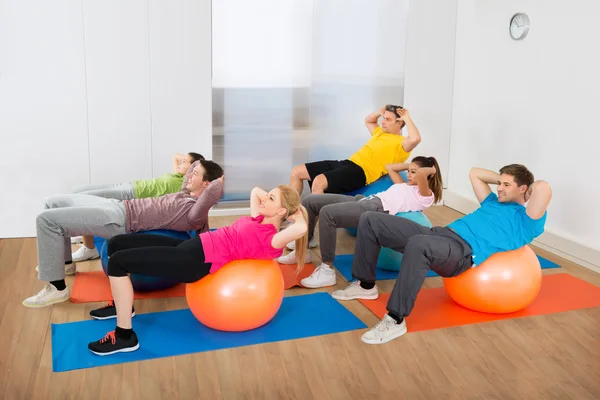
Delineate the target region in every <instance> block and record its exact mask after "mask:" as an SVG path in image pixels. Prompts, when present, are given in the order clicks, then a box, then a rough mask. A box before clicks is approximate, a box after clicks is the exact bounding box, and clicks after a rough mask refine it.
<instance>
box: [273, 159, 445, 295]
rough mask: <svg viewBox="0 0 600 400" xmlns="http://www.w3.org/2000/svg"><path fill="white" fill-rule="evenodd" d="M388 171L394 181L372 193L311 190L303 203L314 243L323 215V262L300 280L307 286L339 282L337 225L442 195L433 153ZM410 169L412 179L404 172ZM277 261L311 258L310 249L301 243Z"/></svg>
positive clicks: (423, 204) (424, 204) (353, 224)
mask: <svg viewBox="0 0 600 400" xmlns="http://www.w3.org/2000/svg"><path fill="white" fill-rule="evenodd" d="M387 171H388V174H389V175H390V178H391V179H392V182H394V184H393V185H392V186H391V187H390V188H389V189H387V190H386V191H384V192H380V193H377V194H374V195H372V196H369V197H365V196H363V195H357V196H345V195H341V194H311V195H308V196H306V197H305V198H304V200H303V201H302V205H304V207H306V210H307V211H308V221H309V222H308V235H309V240H310V242H309V243H310V244H309V245H310V246H316V243H314V242H313V235H314V230H315V225H316V219H317V217H319V243H320V247H321V260H322V261H321V264H320V265H319V266H318V267H317V268H316V269H315V271H314V272H313V273H312V275H310V276H309V277H307V278H304V279H302V280H301V281H300V283H301V284H302V285H303V286H304V287H307V288H320V287H325V286H333V285H335V284H336V276H335V271H334V270H333V268H332V267H331V265H332V263H333V259H334V258H335V242H336V230H337V228H357V227H358V222H359V221H360V216H361V215H362V214H364V213H366V212H367V211H375V212H382V213H386V214H391V215H395V214H397V213H399V212H407V211H422V210H424V209H426V208H428V207H430V206H431V205H433V204H434V203H437V202H439V201H440V200H441V198H442V189H443V186H442V176H441V173H440V167H439V165H438V163H437V160H436V159H435V158H433V157H420V156H419V157H415V158H413V159H412V162H410V163H398V164H390V165H388V166H387ZM402 171H407V177H408V182H404V179H402V176H400V172H402ZM289 247H290V248H291V247H294V249H295V250H294V251H292V252H291V253H289V254H288V255H286V256H283V257H280V258H279V259H278V260H277V261H278V262H280V263H281V264H296V263H297V262H298V260H300V261H301V262H302V263H303V264H304V263H309V262H311V257H310V252H308V253H307V252H306V251H303V252H302V253H303V254H299V252H297V250H298V247H296V246H289Z"/></svg>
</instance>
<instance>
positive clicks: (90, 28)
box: [83, 0, 152, 183]
mask: <svg viewBox="0 0 600 400" xmlns="http://www.w3.org/2000/svg"><path fill="white" fill-rule="evenodd" d="M83 12H84V14H83V15H84V28H85V54H86V68H87V91H88V115H89V117H88V118H89V137H90V168H91V181H92V182H94V183H116V182H128V181H132V180H135V179H148V178H151V177H152V152H151V149H152V143H151V132H150V118H151V116H150V72H149V43H148V1H147V0H131V1H125V2H121V1H119V0H103V1H96V0H84V1H83Z"/></svg>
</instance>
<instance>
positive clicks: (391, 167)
mask: <svg viewBox="0 0 600 400" xmlns="http://www.w3.org/2000/svg"><path fill="white" fill-rule="evenodd" d="M409 165H410V164H409V163H396V164H388V165H386V166H385V169H386V170H387V173H388V175H389V176H390V178H391V179H392V182H394V183H404V179H402V175H400V172H402V171H406V170H407V169H408V166H409Z"/></svg>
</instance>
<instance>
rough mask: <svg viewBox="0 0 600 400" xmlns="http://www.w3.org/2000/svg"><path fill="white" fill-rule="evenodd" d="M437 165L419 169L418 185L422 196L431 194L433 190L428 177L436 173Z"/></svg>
mask: <svg viewBox="0 0 600 400" xmlns="http://www.w3.org/2000/svg"><path fill="white" fill-rule="evenodd" d="M435 172H436V170H435V167H424V168H419V169H418V170H417V185H418V186H419V194H420V195H421V196H425V197H426V196H431V195H432V194H433V192H432V191H431V189H430V188H429V181H428V180H427V177H428V176H429V175H433V174H435Z"/></svg>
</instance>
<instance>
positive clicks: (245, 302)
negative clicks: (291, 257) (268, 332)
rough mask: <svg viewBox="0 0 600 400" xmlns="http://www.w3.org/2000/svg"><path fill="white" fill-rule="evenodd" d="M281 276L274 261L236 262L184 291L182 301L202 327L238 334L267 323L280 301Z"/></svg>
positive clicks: (189, 285) (281, 290)
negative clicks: (183, 300)
mask: <svg viewBox="0 0 600 400" xmlns="http://www.w3.org/2000/svg"><path fill="white" fill-rule="evenodd" d="M283 291H284V288H283V276H282V274H281V271H280V269H279V264H277V263H276V262H275V261H274V260H236V261H232V262H229V263H227V264H225V265H224V266H223V267H221V268H220V269H219V270H218V271H217V272H215V273H214V274H209V275H207V276H205V277H204V278H202V279H200V280H199V281H197V282H194V283H189V284H187V285H186V288H185V297H186V300H187V303H188V306H189V307H190V310H191V311H192V313H193V314H194V316H195V317H196V318H197V319H198V321H200V322H201V323H202V324H204V325H206V326H208V327H209V328H213V329H216V330H220V331H229V332H241V331H247V330H250V329H255V328H258V327H260V326H262V325H264V324H266V323H267V322H269V321H270V320H271V319H272V318H273V317H274V316H275V314H277V311H279V307H281V302H282V301H283Z"/></svg>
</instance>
